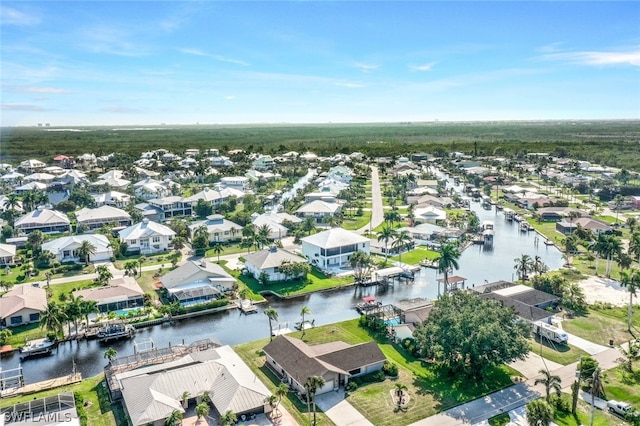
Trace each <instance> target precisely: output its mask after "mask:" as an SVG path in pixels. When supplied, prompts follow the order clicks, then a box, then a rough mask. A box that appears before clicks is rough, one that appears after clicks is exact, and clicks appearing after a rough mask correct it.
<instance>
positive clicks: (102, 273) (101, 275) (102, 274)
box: [96, 265, 113, 283]
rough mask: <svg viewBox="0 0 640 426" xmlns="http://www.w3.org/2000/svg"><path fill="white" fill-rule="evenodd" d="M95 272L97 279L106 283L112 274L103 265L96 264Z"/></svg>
mask: <svg viewBox="0 0 640 426" xmlns="http://www.w3.org/2000/svg"><path fill="white" fill-rule="evenodd" d="M96 272H97V273H98V281H99V282H101V283H107V282H108V281H109V280H110V279H111V278H113V274H112V273H111V271H110V270H109V268H107V267H106V266H105V265H98V267H96Z"/></svg>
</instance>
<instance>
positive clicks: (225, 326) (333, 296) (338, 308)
mask: <svg viewBox="0 0 640 426" xmlns="http://www.w3.org/2000/svg"><path fill="white" fill-rule="evenodd" d="M471 208H472V209H473V210H474V211H475V212H476V213H477V214H478V216H479V218H480V221H481V222H482V221H484V220H492V221H494V223H495V237H494V246H493V249H492V250H485V249H484V248H483V247H482V246H470V247H469V248H467V249H466V250H465V251H464V252H463V253H462V255H461V257H460V259H459V261H458V263H459V266H460V268H459V269H458V270H455V271H454V272H453V274H454V275H460V276H462V277H465V278H466V279H467V282H466V284H467V285H468V286H471V285H474V284H477V285H480V284H482V283H483V282H484V280H487V281H489V282H493V281H497V280H507V281H509V280H512V279H513V278H514V272H515V271H514V264H515V260H514V259H516V258H519V257H520V256H521V255H522V254H528V255H529V256H531V257H534V256H540V258H541V259H542V261H543V262H544V263H545V264H546V265H547V266H548V267H549V268H550V269H558V268H560V266H561V265H562V263H563V261H562V255H561V253H560V252H559V251H558V250H557V249H556V248H555V247H553V246H546V245H545V244H544V243H543V241H544V239H539V241H540V243H539V244H538V245H536V244H535V243H534V242H535V237H536V233H535V232H534V231H530V232H528V233H523V232H520V230H519V228H518V224H517V223H515V222H514V223H511V222H507V221H505V220H504V215H503V214H502V212H496V211H495V209H493V210H484V209H482V207H481V206H480V203H471ZM440 277H441V276H440V275H438V274H437V273H436V271H435V270H434V269H427V268H423V269H422V270H421V271H420V272H419V273H418V274H417V275H416V279H415V280H414V282H413V283H409V284H407V283H404V282H403V283H396V284H395V285H393V286H391V287H389V288H387V289H382V288H377V287H368V288H356V287H350V288H346V289H342V290H335V291H329V292H322V293H315V294H312V295H308V296H304V297H300V298H296V299H291V300H278V299H276V298H273V297H269V298H268V302H269V303H268V304H265V305H261V306H260V307H259V310H258V313H257V314H252V315H243V314H241V313H240V312H239V311H237V310H233V311H228V312H224V313H220V314H215V315H210V316H205V317H199V318H194V319H189V320H185V321H180V322H177V323H175V324H174V325H158V326H155V327H150V328H146V329H141V330H138V332H137V334H136V336H135V338H134V339H132V340H129V341H120V342H111V343H110V344H109V345H108V346H103V345H101V344H99V343H98V342H97V341H95V340H92V341H81V342H69V343H66V344H62V345H60V346H59V347H58V348H57V349H56V350H54V352H53V354H52V355H50V356H47V357H43V358H34V359H29V360H25V361H23V362H22V366H23V368H24V371H23V372H24V377H25V381H26V383H33V382H37V381H42V380H48V379H51V378H53V377H58V376H62V375H66V374H70V373H71V372H72V371H73V369H74V368H75V369H76V370H77V371H79V372H80V373H82V376H83V377H90V376H93V375H96V374H98V373H100V372H101V371H102V370H103V368H104V366H105V364H106V362H107V361H106V360H105V359H104V358H103V354H104V351H105V350H106V349H107V348H108V347H113V348H114V349H116V350H117V351H118V355H129V354H132V353H133V352H134V342H141V341H143V340H147V339H151V340H153V342H154V343H155V345H156V346H158V347H165V346H168V345H169V344H180V343H183V342H184V343H187V344H188V343H191V342H193V341H195V340H199V339H205V338H213V339H217V340H218V341H220V342H221V343H222V344H228V345H235V344H238V343H244V342H250V341H253V340H257V339H261V338H266V337H268V335H269V324H268V320H267V318H266V316H265V315H263V311H264V308H265V307H266V306H271V307H273V308H275V309H276V310H277V311H278V314H279V321H280V322H281V323H282V324H281V325H282V326H283V327H285V326H288V328H291V329H293V328H294V323H295V322H296V321H299V320H300V309H301V308H302V306H305V305H306V306H307V307H309V308H310V309H311V311H312V314H311V315H307V316H306V319H309V320H311V319H313V320H315V323H316V325H322V324H328V323H333V322H337V321H343V320H348V319H353V318H357V316H358V315H357V313H356V311H355V310H354V309H353V306H354V305H355V304H356V303H358V302H360V301H361V300H362V298H363V297H365V296H374V297H376V299H377V300H379V301H382V302H383V303H392V302H396V301H398V300H402V299H410V298H415V297H423V298H427V299H435V298H437V295H438V285H437V283H436V279H437V278H440ZM287 323H288V324H287ZM19 364H20V359H19V357H18V354H13V355H10V356H7V357H3V358H2V359H1V360H0V367H1V368H2V369H3V370H6V369H9V368H14V367H16V366H18V365H19Z"/></svg>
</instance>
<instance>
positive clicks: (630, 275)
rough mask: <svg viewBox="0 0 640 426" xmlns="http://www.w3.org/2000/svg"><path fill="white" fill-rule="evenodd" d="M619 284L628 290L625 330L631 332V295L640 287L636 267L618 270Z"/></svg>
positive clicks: (638, 273) (639, 277) (638, 272)
mask: <svg viewBox="0 0 640 426" xmlns="http://www.w3.org/2000/svg"><path fill="white" fill-rule="evenodd" d="M620 285H621V286H622V287H624V288H626V289H627V291H628V292H629V309H628V312H627V331H628V332H631V319H632V317H633V296H635V295H636V290H638V289H639V288H640V271H638V270H637V269H634V270H632V271H631V272H628V271H620Z"/></svg>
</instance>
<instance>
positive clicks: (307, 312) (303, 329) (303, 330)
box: [300, 305, 311, 336]
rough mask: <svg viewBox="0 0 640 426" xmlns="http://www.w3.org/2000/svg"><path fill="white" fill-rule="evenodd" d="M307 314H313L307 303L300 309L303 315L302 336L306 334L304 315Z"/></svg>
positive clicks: (301, 323)
mask: <svg viewBox="0 0 640 426" xmlns="http://www.w3.org/2000/svg"><path fill="white" fill-rule="evenodd" d="M305 315H311V309H309V307H308V306H307V305H305V306H303V307H302V309H300V316H301V317H302V320H301V322H300V328H301V329H302V336H304V334H305V331H306V330H305V328H304V316H305Z"/></svg>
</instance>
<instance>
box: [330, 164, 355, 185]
mask: <svg viewBox="0 0 640 426" xmlns="http://www.w3.org/2000/svg"><path fill="white" fill-rule="evenodd" d="M327 178H328V179H333V180H336V181H338V182H342V183H346V184H349V183H351V181H352V180H353V171H352V170H351V169H350V168H349V167H347V166H334V167H332V168H331V169H329V171H328V172H327Z"/></svg>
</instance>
